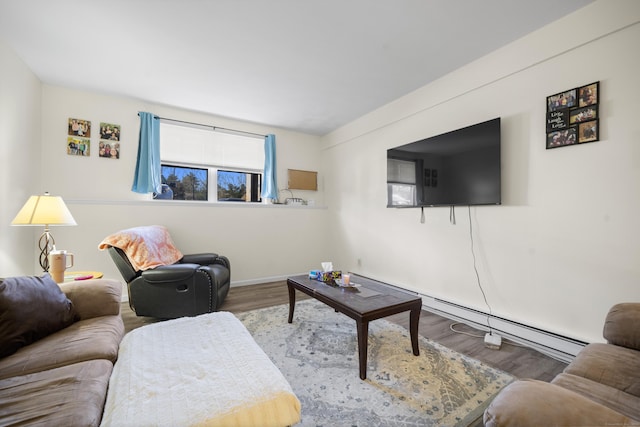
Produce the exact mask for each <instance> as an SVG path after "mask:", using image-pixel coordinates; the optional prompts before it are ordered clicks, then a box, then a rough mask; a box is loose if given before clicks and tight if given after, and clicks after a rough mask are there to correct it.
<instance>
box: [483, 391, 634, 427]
mask: <svg viewBox="0 0 640 427" xmlns="http://www.w3.org/2000/svg"><path fill="white" fill-rule="evenodd" d="M484 425H485V427H504V426H514V427H515V426H517V427H539V426H613V425H616V426H628V425H637V421H634V420H632V419H631V418H628V417H625V416H624V415H622V414H620V413H618V412H616V411H614V410H612V409H609V408H607V407H606V406H603V405H601V404H599V403H596V402H594V401H592V400H589V399H587V398H586V397H584V396H581V395H580V394H578V393H575V392H573V391H571V390H567V389H564V388H562V387H559V386H556V385H553V384H550V383H546V382H542V381H537V380H519V381H516V382H513V383H511V384H509V385H508V386H507V387H505V388H504V389H503V390H502V391H501V392H500V393H499V394H498V396H497V397H496V398H495V399H494V400H493V402H491V404H490V405H489V407H488V408H487V409H486V410H485V412H484Z"/></svg>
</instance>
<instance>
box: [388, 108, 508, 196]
mask: <svg viewBox="0 0 640 427" xmlns="http://www.w3.org/2000/svg"><path fill="white" fill-rule="evenodd" d="M501 202H502V199H501V191H500V118H496V119H493V120H488V121H486V122H482V123H478V124H475V125H472V126H468V127H465V128H462V129H458V130H454V131H451V132H447V133H444V134H442V135H437V136H433V137H429V138H425V139H422V140H420V141H416V142H412V143H409V144H405V145H401V146H399V147H395V148H391V149H389V150H387V207H396V208H401V207H424V206H460V205H463V206H467V205H469V206H471V205H499V204H501Z"/></svg>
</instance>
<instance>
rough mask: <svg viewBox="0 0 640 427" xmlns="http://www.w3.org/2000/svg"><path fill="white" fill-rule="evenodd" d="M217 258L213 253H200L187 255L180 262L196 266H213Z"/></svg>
mask: <svg viewBox="0 0 640 427" xmlns="http://www.w3.org/2000/svg"><path fill="white" fill-rule="evenodd" d="M216 258H218V254H214V253H201V254H187V255H185V256H183V257H182V259H181V260H180V262H181V263H184V264H198V265H210V264H213V263H214V262H215V260H216Z"/></svg>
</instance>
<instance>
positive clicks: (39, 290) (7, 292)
mask: <svg viewBox="0 0 640 427" xmlns="http://www.w3.org/2000/svg"><path fill="white" fill-rule="evenodd" d="M75 320H76V313H75V310H74V308H73V304H72V303H71V301H70V300H69V299H68V298H67V297H66V295H65V294H64V293H63V292H62V291H61V290H60V287H59V286H58V284H57V283H56V282H54V281H53V279H52V278H51V276H49V274H48V273H45V274H44V275H42V276H39V277H38V276H22V277H8V278H6V279H1V280H0V357H5V356H8V355H10V354H13V353H15V352H16V351H17V350H18V349H19V348H21V347H24V346H26V345H29V344H31V343H33V342H35V341H37V340H39V339H41V338H43V337H46V336H47V335H50V334H52V333H53V332H56V331H59V330H60V329H63V328H65V327H67V326H69V325H71V324H72V323H73V322H74V321H75Z"/></svg>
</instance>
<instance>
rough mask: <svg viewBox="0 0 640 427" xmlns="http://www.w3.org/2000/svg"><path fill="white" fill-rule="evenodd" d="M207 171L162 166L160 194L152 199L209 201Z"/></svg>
mask: <svg viewBox="0 0 640 427" xmlns="http://www.w3.org/2000/svg"><path fill="white" fill-rule="evenodd" d="M208 188H209V171H208V170H207V169H201V168H193V167H186V166H176V165H167V164H163V165H162V192H161V193H160V194H156V193H154V195H153V198H154V199H164V200H209V192H208Z"/></svg>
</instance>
